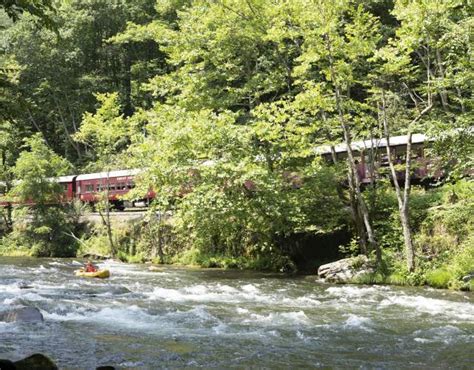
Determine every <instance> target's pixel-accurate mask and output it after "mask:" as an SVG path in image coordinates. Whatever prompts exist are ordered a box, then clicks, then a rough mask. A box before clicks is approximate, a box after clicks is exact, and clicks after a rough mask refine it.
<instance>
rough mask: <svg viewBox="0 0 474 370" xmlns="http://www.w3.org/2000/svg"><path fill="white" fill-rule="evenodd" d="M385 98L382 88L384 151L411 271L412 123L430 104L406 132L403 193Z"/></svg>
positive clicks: (412, 250)
mask: <svg viewBox="0 0 474 370" xmlns="http://www.w3.org/2000/svg"><path fill="white" fill-rule="evenodd" d="M386 107H387V103H386V99H385V91H384V90H382V106H381V110H382V121H383V127H384V132H385V139H386V141H387V146H386V151H387V157H388V164H389V167H390V173H391V175H392V180H393V185H394V187H395V193H396V195H397V201H398V210H399V216H400V222H401V225H402V230H403V239H404V243H405V255H406V262H407V268H408V271H410V272H412V271H414V270H415V250H414V248H413V239H412V231H411V228H410V215H409V203H410V190H411V145H412V132H411V127H412V125H413V124H414V123H415V122H417V121H418V120H419V119H420V118H421V117H422V116H423V115H424V114H426V113H427V112H429V110H430V109H431V106H428V107H426V108H425V109H424V110H423V111H422V112H420V114H419V115H418V116H417V117H416V118H415V119H414V120H413V121H412V122H411V123H410V125H409V131H408V134H407V146H406V160H405V181H404V187H403V193H402V190H401V188H400V184H399V183H398V178H397V171H396V169H395V165H394V163H393V158H392V149H391V148H390V128H389V124H388V120H387V112H386Z"/></svg>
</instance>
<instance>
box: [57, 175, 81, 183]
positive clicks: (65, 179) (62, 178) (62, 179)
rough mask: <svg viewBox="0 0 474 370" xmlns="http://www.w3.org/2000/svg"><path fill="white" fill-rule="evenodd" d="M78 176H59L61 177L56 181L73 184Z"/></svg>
mask: <svg viewBox="0 0 474 370" xmlns="http://www.w3.org/2000/svg"><path fill="white" fill-rule="evenodd" d="M76 176H77V175H70V176H59V177H55V178H54V179H55V180H56V181H57V182H73V181H74V177H76Z"/></svg>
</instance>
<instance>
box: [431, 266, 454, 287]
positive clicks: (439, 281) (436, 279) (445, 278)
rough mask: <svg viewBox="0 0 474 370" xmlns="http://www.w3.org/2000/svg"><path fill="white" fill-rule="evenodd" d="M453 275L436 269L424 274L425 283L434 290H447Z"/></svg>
mask: <svg viewBox="0 0 474 370" xmlns="http://www.w3.org/2000/svg"><path fill="white" fill-rule="evenodd" d="M452 279H453V275H452V274H451V273H450V272H449V271H447V270H445V269H442V268H440V269H436V270H433V271H429V272H428V273H427V274H426V283H427V284H428V285H429V286H432V287H435V288H444V289H446V288H448V286H449V282H450V281H451V280H452Z"/></svg>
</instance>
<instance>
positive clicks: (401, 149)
mask: <svg viewBox="0 0 474 370" xmlns="http://www.w3.org/2000/svg"><path fill="white" fill-rule="evenodd" d="M431 141H432V140H431V139H429V138H427V137H426V136H425V135H423V134H414V135H413V136H412V158H413V169H414V172H413V179H414V180H415V181H424V180H425V179H430V180H432V179H437V178H440V177H442V176H443V173H442V172H441V171H440V170H437V169H435V166H434V161H433V159H428V158H426V156H425V147H426V145H427V144H428V143H429V142H431ZM406 144H407V137H406V135H403V136H394V137H392V138H390V147H391V148H392V155H393V160H394V163H396V164H403V163H404V162H405V156H406V155H405V154H406ZM386 146H387V142H386V139H383V138H382V139H373V140H364V141H354V142H352V149H353V151H354V155H355V157H356V159H357V173H358V176H359V179H360V181H361V183H363V184H368V183H371V182H372V181H376V180H377V179H378V178H380V177H382V176H387V175H388V168H387V167H388V158H387V153H386ZM315 153H316V155H320V156H322V157H323V158H325V159H326V160H327V161H328V162H331V161H332V157H333V154H335V155H336V159H337V160H340V161H342V160H344V159H345V158H346V157H347V148H346V145H345V144H338V145H335V146H334V147H333V148H332V149H331V147H329V146H321V147H318V148H316V149H315ZM372 155H373V156H374V160H372V158H371V156H372ZM372 166H374V168H372ZM142 171H143V170H140V169H131V170H118V171H110V172H99V173H89V174H82V175H71V176H62V177H59V178H57V179H55V180H56V181H57V182H58V183H60V184H61V185H62V186H63V188H64V193H63V201H64V202H71V201H73V200H74V199H78V200H80V201H82V202H83V203H87V204H90V205H92V206H94V205H95V204H97V202H99V200H100V198H101V196H102V195H101V194H103V193H104V191H105V190H108V197H109V201H110V203H111V204H112V205H113V206H114V207H115V208H116V209H118V210H123V209H124V208H125V207H143V206H146V205H148V204H149V203H150V201H151V200H153V199H154V197H155V193H154V192H153V191H151V190H150V191H148V193H147V194H146V195H145V197H144V198H143V199H137V200H135V201H132V202H130V201H124V200H123V198H122V197H123V196H124V195H125V194H127V193H128V192H129V191H130V190H131V189H133V188H134V186H135V184H134V179H135V177H136V176H137V175H138V174H139V173H140V172H142ZM397 174H398V176H399V180H403V178H404V176H405V171H403V170H400V171H399V172H397ZM373 177H375V178H373ZM248 182H251V181H250V180H249V181H248ZM244 186H247V184H244ZM4 188H5V187H4V185H3V186H2V183H0V206H7V205H12V204H11V203H8V202H6V201H5V200H3V201H2V199H1V195H2V189H3V191H4V190H5V189H4Z"/></svg>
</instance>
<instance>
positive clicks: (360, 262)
mask: <svg viewBox="0 0 474 370" xmlns="http://www.w3.org/2000/svg"><path fill="white" fill-rule="evenodd" d="M373 272H374V269H373V267H371V266H370V263H369V259H368V258H367V257H366V256H364V255H360V256H357V257H350V258H344V259H342V260H339V261H336V262H331V263H327V264H325V265H321V266H319V269H318V276H319V277H320V278H322V279H324V280H325V281H327V282H329V283H350V282H351V281H353V279H355V278H357V277H358V276H361V275H365V274H370V273H373Z"/></svg>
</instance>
